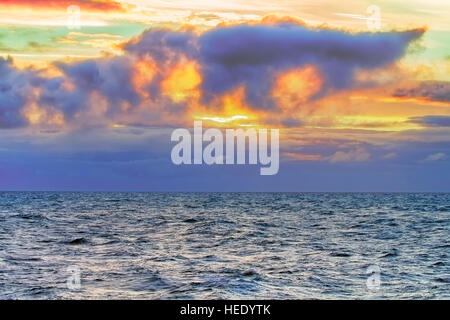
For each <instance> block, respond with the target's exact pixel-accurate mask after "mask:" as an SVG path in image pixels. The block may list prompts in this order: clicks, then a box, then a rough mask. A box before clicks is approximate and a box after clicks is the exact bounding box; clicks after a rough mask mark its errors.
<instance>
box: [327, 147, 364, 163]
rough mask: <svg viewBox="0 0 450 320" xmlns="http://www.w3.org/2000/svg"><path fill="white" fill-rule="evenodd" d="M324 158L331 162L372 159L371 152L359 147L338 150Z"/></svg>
mask: <svg viewBox="0 0 450 320" xmlns="http://www.w3.org/2000/svg"><path fill="white" fill-rule="evenodd" d="M324 159H325V160H327V161H329V162H331V163H337V162H364V161H367V160H369V159H370V153H369V152H368V151H367V150H366V149H364V148H361V147H359V148H356V149H353V150H349V151H336V152H335V153H334V154H332V155H331V156H329V157H326V158H324Z"/></svg>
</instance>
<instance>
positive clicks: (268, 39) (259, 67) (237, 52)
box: [199, 23, 423, 108]
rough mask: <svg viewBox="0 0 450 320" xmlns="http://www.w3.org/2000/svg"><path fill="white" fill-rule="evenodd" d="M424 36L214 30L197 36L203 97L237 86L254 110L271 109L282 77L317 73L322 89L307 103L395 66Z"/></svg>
mask: <svg viewBox="0 0 450 320" xmlns="http://www.w3.org/2000/svg"><path fill="white" fill-rule="evenodd" d="M422 33H423V30H410V31H405V32H387V33H375V34H374V33H360V34H350V33H346V32H343V31H335V30H328V29H311V28H307V27H305V26H303V25H299V24H295V23H281V24H276V25H251V26H250V25H239V26H233V27H225V28H216V29H213V30H211V31H208V32H205V33H204V34H202V35H201V36H200V39H199V45H200V49H199V50H200V57H201V61H202V66H203V75H204V84H203V89H204V90H205V91H206V93H211V94H221V93H224V92H227V91H229V90H232V89H233V88H236V87H238V86H240V85H245V86H246V88H247V100H248V103H250V104H251V105H252V106H254V107H255V108H270V107H273V101H272V100H271V98H270V97H269V96H268V95H267V93H268V92H270V88H271V87H272V85H273V81H274V78H275V76H276V75H277V74H279V73H280V72H285V71H287V70H290V69H292V68H299V67H302V66H307V65H314V66H316V67H318V69H319V72H320V73H321V75H322V76H323V78H324V85H323V87H322V88H321V90H320V91H319V92H317V93H316V94H315V95H313V96H312V97H311V99H317V98H319V97H323V96H324V95H325V94H327V93H329V92H333V91H337V90H342V89H346V88H349V87H350V86H352V85H355V80H354V73H355V71H357V70H361V69H375V68H380V67H384V66H387V65H389V64H392V63H394V62H395V61H396V60H397V59H399V58H400V57H402V56H403V55H404V53H405V51H406V48H407V47H408V45H409V43H411V42H412V41H413V40H415V39H418V38H419V37H420V36H421V35H422Z"/></svg>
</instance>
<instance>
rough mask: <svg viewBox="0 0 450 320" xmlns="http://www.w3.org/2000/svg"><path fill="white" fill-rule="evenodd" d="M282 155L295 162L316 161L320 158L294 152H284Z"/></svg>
mask: <svg viewBox="0 0 450 320" xmlns="http://www.w3.org/2000/svg"><path fill="white" fill-rule="evenodd" d="M283 155H284V156H285V157H288V158H290V159H292V160H296V161H317V160H320V159H321V158H322V155H320V154H303V153H296V152H284V153H283Z"/></svg>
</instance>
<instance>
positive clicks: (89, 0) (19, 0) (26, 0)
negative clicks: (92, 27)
mask: <svg viewBox="0 0 450 320" xmlns="http://www.w3.org/2000/svg"><path fill="white" fill-rule="evenodd" d="M0 5H3V6H26V7H27V8H41V9H64V10H65V9H66V8H67V7H69V6H72V5H76V6H79V7H80V8H81V9H82V10H83V9H86V10H90V11H94V10H95V11H120V10H122V5H121V4H120V3H119V2H116V1H105V0H58V1H48V0H7V1H2V3H1V4H0Z"/></svg>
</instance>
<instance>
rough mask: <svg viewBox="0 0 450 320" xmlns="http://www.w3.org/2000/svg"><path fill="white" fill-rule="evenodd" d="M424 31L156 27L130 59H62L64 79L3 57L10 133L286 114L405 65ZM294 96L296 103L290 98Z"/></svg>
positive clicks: (128, 49)
mask: <svg viewBox="0 0 450 320" xmlns="http://www.w3.org/2000/svg"><path fill="white" fill-rule="evenodd" d="M422 33H423V30H410V31H403V32H385V33H358V34H350V33H347V32H344V31H336V30H330V29H312V28H308V27H306V26H304V25H301V24H297V23H293V22H283V23H276V24H270V25H264V24H256V25H238V26H231V27H226V26H225V27H224V26H219V27H216V28H214V29H212V30H210V31H207V32H204V33H197V32H196V31H195V30H192V29H186V30H179V31H171V30H166V29H150V30H148V31H146V32H144V33H143V34H142V35H141V36H140V37H137V38H135V39H133V40H131V41H128V42H127V43H124V44H123V45H122V49H123V50H124V54H123V55H119V56H105V57H102V58H98V59H92V60H85V61H79V62H72V63H56V64H55V65H54V67H55V68H56V69H57V72H58V73H59V75H57V76H47V75H45V74H44V73H42V72H38V71H35V70H31V69H25V70H18V69H16V68H15V67H14V66H13V64H12V61H11V60H3V59H1V60H0V68H1V69H2V72H1V73H0V84H1V86H0V127H2V128H13V127H20V126H27V125H39V126H50V127H58V126H60V127H62V126H70V127H77V128H80V127H86V126H109V125H112V124H116V123H119V124H130V125H167V124H172V125H176V124H180V123H183V121H186V119H187V118H188V116H187V115H188V112H192V110H197V109H199V108H214V107H217V106H223V105H224V104H226V103H228V104H230V103H231V104H236V103H239V104H241V105H242V106H243V107H244V106H245V108H247V110H250V109H253V110H255V112H259V111H261V110H265V111H268V112H277V109H279V108H280V105H279V104H280V103H281V104H282V103H287V102H289V103H291V102H293V107H294V108H298V107H299V106H300V105H301V104H302V103H306V102H308V101H311V100H318V99H322V98H324V97H326V96H329V95H330V94H333V93H335V92H337V91H342V90H346V89H349V88H356V87H358V86H360V85H364V84H361V83H358V81H357V80H355V78H354V73H355V72H356V71H357V70H362V69H363V70H372V69H375V68H379V67H385V66H387V65H390V64H392V63H395V62H396V61H397V60H398V59H399V58H400V57H402V56H403V55H404V53H405V51H406V49H407V47H408V45H409V44H410V43H411V42H412V41H413V40H415V39H417V38H419V37H420V36H421V34H422ZM283 75H286V77H285V76H283ZM300 78H301V79H303V78H304V79H307V80H308V81H306V82H305V81H303V82H305V83H300V85H299V86H293V87H292V88H290V89H289V88H288V89H289V90H291V91H292V90H294V91H302V94H303V95H301V96H298V94H297V95H296V94H295V92H294V93H293V92H290V91H289V90H284V89H283V88H282V89H279V86H280V84H281V86H283V85H284V83H285V81H288V82H289V81H290V82H292V79H294V81H297V80H299V79H300ZM311 86H313V88H312V87H311ZM241 89H242V90H241ZM239 90H241V91H239ZM274 90H279V92H278V93H279V94H278V95H277V94H274V92H273V91H274ZM238 91H239V92H238ZM235 92H238V93H239V96H238V98H239V101H236V99H235V96H234V95H233V94H234V93H235ZM286 95H289V96H291V97H293V98H292V99H284V98H280V97H284V96H286ZM225 97H227V98H225ZM230 99H231V100H230ZM241 100H242V101H241ZM224 101H225V102H224ZM230 101H231V102H230ZM286 101H287V102H286ZM291 108H292V107H291ZM269 118H270V117H269ZM283 119H284V120H285V121H284V123H286V125H291V126H292V125H295V123H297V124H301V121H299V120H298V119H291V120H289V119H290V118H289V117H284V118H283ZM189 120H192V115H190V119H189Z"/></svg>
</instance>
